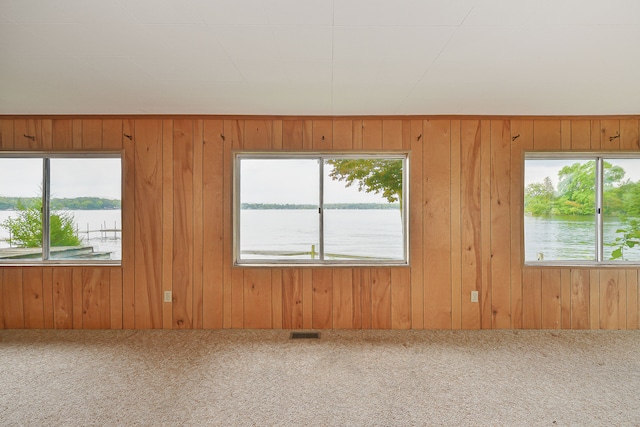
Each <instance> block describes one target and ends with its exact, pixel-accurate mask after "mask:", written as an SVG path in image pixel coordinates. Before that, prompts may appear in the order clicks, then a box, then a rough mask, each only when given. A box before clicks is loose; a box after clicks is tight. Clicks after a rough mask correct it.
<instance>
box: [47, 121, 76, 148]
mask: <svg viewBox="0 0 640 427" xmlns="http://www.w3.org/2000/svg"><path fill="white" fill-rule="evenodd" d="M52 136H53V141H52V146H53V149H54V150H68V149H71V148H73V120H67V119H56V120H54V121H53V135H52Z"/></svg>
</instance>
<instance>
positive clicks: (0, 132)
mask: <svg viewBox="0 0 640 427" xmlns="http://www.w3.org/2000/svg"><path fill="white" fill-rule="evenodd" d="M13 127H14V126H13V120H11V119H0V150H13V147H14V145H13V139H14V134H13Z"/></svg>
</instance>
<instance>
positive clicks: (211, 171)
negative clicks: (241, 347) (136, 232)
mask: <svg viewBox="0 0 640 427" xmlns="http://www.w3.org/2000/svg"><path fill="white" fill-rule="evenodd" d="M223 132H224V124H223V122H222V121H221V120H205V122H204V147H203V153H202V162H203V176H202V199H203V201H202V210H203V217H204V243H203V262H204V265H203V271H202V282H203V291H202V294H203V296H202V298H203V302H202V303H203V314H202V316H203V318H202V322H203V327H204V328H206V329H219V328H222V316H223V302H224V296H223V281H222V280H223V279H222V271H223V259H224V252H225V251H224V244H225V241H224V211H223V206H224V199H225V193H224V142H223V141H222V138H221V137H220V136H221V135H222V134H223ZM226 197H230V195H227V196H226Z"/></svg>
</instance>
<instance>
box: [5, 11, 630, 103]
mask: <svg viewBox="0 0 640 427" xmlns="http://www.w3.org/2000/svg"><path fill="white" fill-rule="evenodd" d="M639 113H640V1H639V0H118V1H115V0H55V1H54V0H0V114H266V115H281V114H283V115H406V114H408V115H413V114H418V115H422V114H428V115H430V114H465V115H468V114H473V115H475V114H481V115H494V114H495V115H502V114H506V115H583V114H588V115H591V114H594V115H608V114H639Z"/></svg>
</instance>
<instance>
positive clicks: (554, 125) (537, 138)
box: [533, 120, 562, 150]
mask: <svg viewBox="0 0 640 427" xmlns="http://www.w3.org/2000/svg"><path fill="white" fill-rule="evenodd" d="M561 146H562V138H561V133H560V120H534V121H533V147H534V148H535V149H536V150H559V149H560V147H561Z"/></svg>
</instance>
